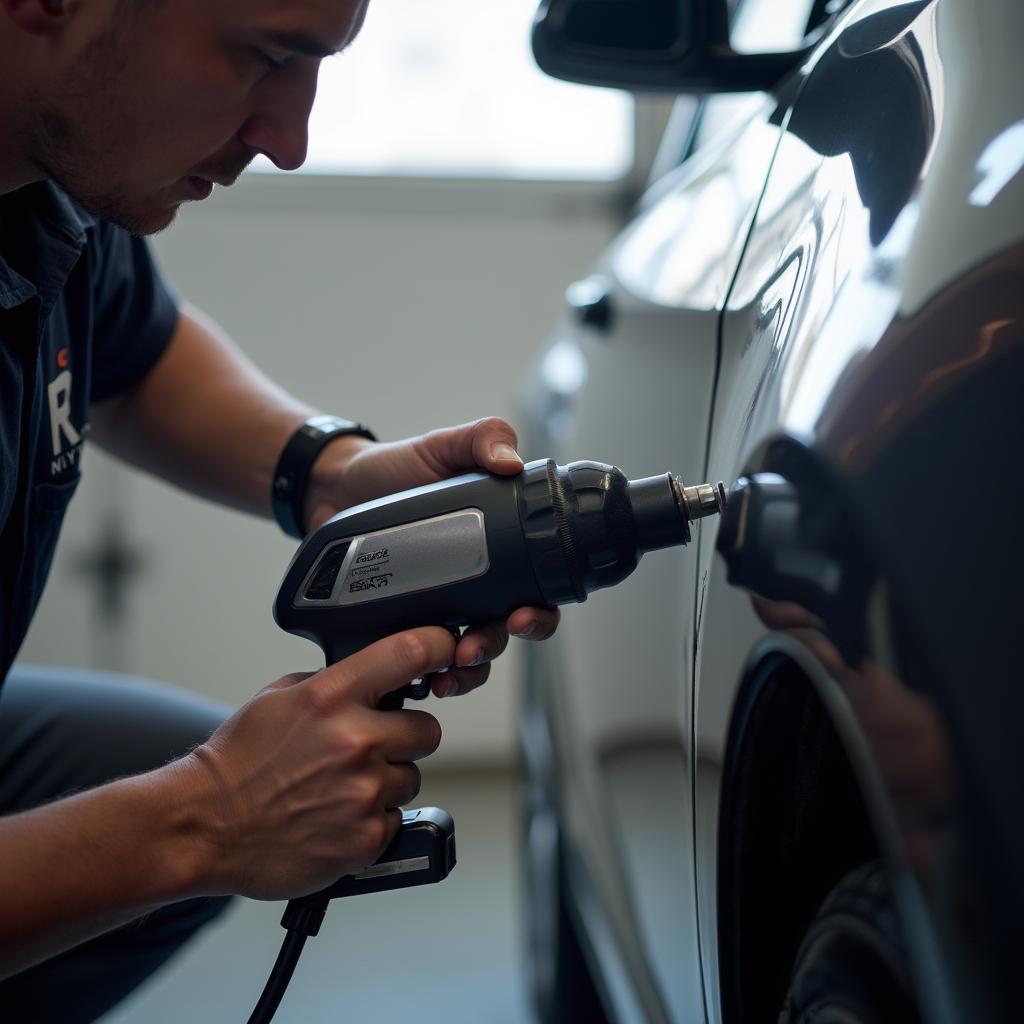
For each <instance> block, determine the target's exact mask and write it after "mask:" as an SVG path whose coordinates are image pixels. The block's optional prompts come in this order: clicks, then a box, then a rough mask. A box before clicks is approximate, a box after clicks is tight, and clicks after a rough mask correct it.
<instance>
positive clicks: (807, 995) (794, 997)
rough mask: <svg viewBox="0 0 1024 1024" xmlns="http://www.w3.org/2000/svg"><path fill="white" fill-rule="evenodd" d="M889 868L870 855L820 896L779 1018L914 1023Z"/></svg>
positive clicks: (797, 1022)
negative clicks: (865, 861) (824, 897)
mask: <svg viewBox="0 0 1024 1024" xmlns="http://www.w3.org/2000/svg"><path fill="white" fill-rule="evenodd" d="M920 1021H921V1014H920V1012H919V1010H918V1008H917V1001H916V999H915V997H914V990H913V985H912V983H911V979H910V971H909V966H908V962H907V955H906V946H905V943H904V940H903V933H902V929H901V926H900V917H899V912H898V910H897V908H896V903H895V900H894V898H893V888H892V872H891V869H890V868H889V866H888V865H887V864H886V863H885V862H883V861H873V862H872V863H870V864H866V865H864V866H862V867H859V868H857V869H856V870H854V871H852V872H850V874H848V875H847V876H846V877H845V878H844V879H843V880H842V881H841V882H840V883H839V884H838V885H837V886H836V887H835V888H834V889H833V890H832V891H831V892H830V893H829V895H828V896H827V897H826V899H825V902H824V903H823V904H822V906H821V909H820V910H819V911H818V913H817V915H816V916H815V918H814V920H813V921H812V922H811V925H810V927H809V928H808V930H807V934H806V935H805V936H804V939H803V942H802V943H801V945H800V949H799V951H798V952H797V957H796V964H795V966H794V968H793V975H792V979H791V981H790V987H789V993H788V994H787V996H786V1001H785V1004H784V1005H783V1007H782V1011H781V1013H780V1014H779V1020H778V1024H919V1022H920Z"/></svg>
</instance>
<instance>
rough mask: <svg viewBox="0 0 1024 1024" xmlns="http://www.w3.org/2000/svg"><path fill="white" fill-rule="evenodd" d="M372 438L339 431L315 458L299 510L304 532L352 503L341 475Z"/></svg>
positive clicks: (370, 443) (369, 443)
mask: <svg viewBox="0 0 1024 1024" xmlns="http://www.w3.org/2000/svg"><path fill="white" fill-rule="evenodd" d="M374 443H375V442H374V441H371V440H369V439H368V438H365V437H360V436H359V435H357V434H342V435H339V436H338V437H335V438H332V439H331V441H330V442H329V443H328V444H327V445H325V446H324V448H323V449H322V450H321V452H320V454H319V455H318V456H317V457H316V460H315V461H314V462H313V465H312V467H310V471H309V484H308V486H307V488H306V500H305V502H304V504H303V509H302V522H303V525H304V526H305V528H306V530H307V532H308V531H309V530H310V529H311V528H312V527H313V525H314V523H315V525H317V526H319V525H320V522H321V521H323V518H324V515H325V512H326V515H327V516H332V515H334V513H335V512H337V511H339V509H342V508H345V507H347V506H348V505H351V504H352V502H351V501H350V500H348V499H346V497H345V494H344V474H345V470H346V469H347V468H348V465H349V463H350V462H351V461H352V459H353V458H354V457H355V456H356V455H358V454H359V453H360V452H361V451H363V450H364V449H365V448H368V447H369V446H370V445H372V444H374Z"/></svg>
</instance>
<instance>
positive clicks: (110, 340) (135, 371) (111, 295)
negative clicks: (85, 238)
mask: <svg viewBox="0 0 1024 1024" xmlns="http://www.w3.org/2000/svg"><path fill="white" fill-rule="evenodd" d="M89 244H90V245H91V246H93V248H94V253H93V255H94V262H93V268H94V269H93V296H94V306H93V310H94V316H93V331H92V384H91V390H90V400H91V401H93V402H102V401H103V400H104V399H107V398H112V397H113V396H114V395H116V394H118V393H119V392H121V391H124V390H125V389H127V388H129V387H131V386H132V385H133V384H136V383H137V382H138V381H140V380H141V379H142V378H143V377H145V376H146V374H147V373H148V372H149V371H150V370H151V369H152V368H153V366H154V365H155V363H156V361H157V360H158V359H159V358H160V356H161V355H162V354H163V352H164V350H165V349H166V348H167V346H168V345H169V344H170V341H171V336H172V335H173V334H174V329H175V326H176V325H177V322H178V304H177V302H176V301H175V299H174V297H173V295H172V294H171V292H170V290H169V289H168V287H167V285H166V284H165V283H164V281H163V278H162V277H161V276H160V272H159V270H157V268H156V265H155V263H154V262H153V257H152V255H151V254H150V251H149V246H148V245H147V244H146V242H145V240H144V239H141V238H136V237H133V236H132V235H130V234H128V232H126V231H122V230H121V229H120V228H116V227H114V226H112V225H110V224H106V223H103V222H100V223H99V224H98V225H97V226H96V229H95V231H94V232H92V238H91V239H90V243H89Z"/></svg>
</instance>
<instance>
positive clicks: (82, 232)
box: [0, 182, 178, 682]
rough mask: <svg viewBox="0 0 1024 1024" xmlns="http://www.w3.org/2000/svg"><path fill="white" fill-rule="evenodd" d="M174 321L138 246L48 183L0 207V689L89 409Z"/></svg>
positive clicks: (145, 358)
mask: <svg viewBox="0 0 1024 1024" xmlns="http://www.w3.org/2000/svg"><path fill="white" fill-rule="evenodd" d="M177 317H178V313H177V307H176V304H175V302H174V299H173V298H172V297H171V295H170V293H169V292H168V290H167V288H166V287H165V285H164V284H163V282H162V281H161V279H160V276H159V274H158V272H157V270H156V268H155V267H154V265H153V261H152V259H151V257H150V255H149V250H148V248H147V246H146V244H145V242H144V241H142V240H141V239H138V238H133V237H132V236H131V235H129V234H127V233H126V232H124V231H122V230H121V229H119V228H115V227H112V226H111V225H110V224H107V223H105V222H104V221H101V220H99V219H98V218H95V217H92V216H90V215H89V214H87V213H85V212H84V211H82V210H80V209H79V208H78V207H76V206H75V205H74V204H73V203H72V202H71V201H70V200H69V199H68V197H67V196H66V195H64V193H63V192H61V191H60V189H58V188H57V187H56V186H54V185H52V184H50V183H49V182H38V183H36V184H33V185H28V186H25V187H24V188H21V189H18V190H17V191H15V192H11V193H8V194H7V195H4V196H0V682H2V681H3V679H4V677H5V676H6V675H7V670H8V669H9V668H10V665H11V662H12V661H13V660H14V657H15V655H16V654H17V651H18V648H19V647H20V646H21V642H22V640H23V639H24V637H25V633H26V631H27V630H28V624H29V622H30V621H31V618H32V614H33V612H34V611H35V609H36V605H37V604H38V603H39V598H40V595H41V594H42V590H43V584H44V583H45V581H46V575H47V573H48V572H49V570H50V563H51V561H52V559H53V549H54V547H55V545H56V543H57V535H58V533H59V532H60V526H61V522H62V521H63V518H64V511H65V509H66V508H67V504H68V501H69V500H70V499H71V495H72V494H73V493H74V490H75V488H76V486H77V485H78V481H79V477H80V474H81V458H82V448H83V445H84V444H85V439H86V436H87V435H88V432H89V406H90V405H91V404H92V403H94V402H102V401H103V400H104V399H108V398H111V397H113V396H114V395H116V394H118V393H119V392H121V391H124V390H125V389H126V388H130V387H131V386H132V385H133V384H135V383H137V382H138V381H139V380H140V379H141V378H142V377H143V376H145V374H146V373H147V372H148V371H149V370H150V369H151V367H152V366H153V364H154V363H155V362H156V361H157V359H158V358H159V357H160V355H161V354H162V353H163V351H164V349H165V348H166V347H167V344H168V342H169V341H170V339H171V335H172V333H173V331H174V327H175V324H176V323H177Z"/></svg>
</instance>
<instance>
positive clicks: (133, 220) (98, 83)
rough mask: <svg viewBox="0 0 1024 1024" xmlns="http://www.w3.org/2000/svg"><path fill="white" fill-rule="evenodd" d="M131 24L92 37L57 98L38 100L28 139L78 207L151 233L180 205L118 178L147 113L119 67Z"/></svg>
mask: <svg viewBox="0 0 1024 1024" xmlns="http://www.w3.org/2000/svg"><path fill="white" fill-rule="evenodd" d="M127 31H128V29H127V28H124V27H114V28H112V29H110V30H108V31H107V32H105V33H104V34H103V35H101V36H99V37H97V38H96V39H95V40H93V42H92V43H91V44H90V45H89V47H88V49H87V50H86V51H85V52H83V54H82V55H81V57H80V58H79V60H78V61H77V62H76V64H75V65H74V67H72V68H71V69H70V70H69V72H68V74H67V76H66V80H65V82H64V84H63V86H62V87H60V88H58V89H57V90H55V92H54V94H53V98H52V99H51V98H49V97H48V98H46V99H43V98H39V99H37V101H36V102H35V103H34V104H32V118H31V123H30V128H29V136H30V142H29V144H30V146H31V151H32V153H33V160H34V163H35V164H36V166H37V167H38V168H39V169H40V171H42V173H43V174H44V175H45V176H46V177H47V178H48V179H50V180H51V181H53V182H55V183H56V184H57V185H59V186H60V187H61V188H62V189H63V190H64V191H65V192H66V193H67V194H68V195H69V196H70V197H71V199H73V200H74V201H75V202H76V203H77V204H78V205H79V206H81V207H82V208H83V209H85V210H87V211H88V212H89V213H91V214H94V215H95V216H97V217H100V218H102V219H103V220H107V221H110V222H111V223H112V224H115V225H117V226H118V227H121V228H124V229H125V230H126V231H129V232H131V233H132V234H134V235H149V234H154V233H155V232H157V231H162V230H163V229H164V228H166V227H167V226H168V225H169V224H170V223H171V222H172V221H173V220H174V217H175V215H176V214H177V205H175V204H170V203H168V202H167V201H166V200H165V201H164V202H163V204H161V202H160V196H159V194H151V195H149V196H139V197H133V196H131V195H130V193H129V192H128V190H127V188H126V187H125V186H124V185H123V184H120V185H119V184H118V181H119V178H120V175H121V169H122V168H124V167H128V166H131V163H132V146H133V140H132V139H131V138H127V137H126V135H127V133H128V131H129V126H132V128H133V129H137V128H138V126H139V124H140V123H144V120H145V119H144V118H138V117H135V116H133V115H134V114H135V113H136V111H134V110H133V109H132V108H131V98H130V97H131V88H130V83H127V82H125V81H123V78H124V76H123V75H122V74H120V73H121V72H123V70H124V67H125V63H126V62H125V51H126V43H125V35H126V33H127ZM153 137H156V132H155V130H154V131H153ZM108 183H109V184H108Z"/></svg>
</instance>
